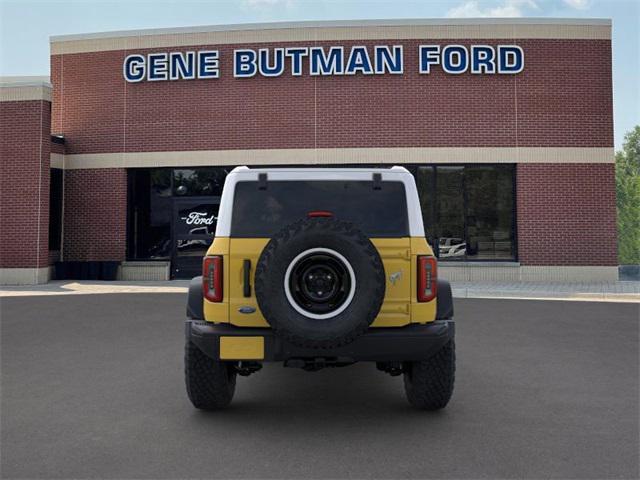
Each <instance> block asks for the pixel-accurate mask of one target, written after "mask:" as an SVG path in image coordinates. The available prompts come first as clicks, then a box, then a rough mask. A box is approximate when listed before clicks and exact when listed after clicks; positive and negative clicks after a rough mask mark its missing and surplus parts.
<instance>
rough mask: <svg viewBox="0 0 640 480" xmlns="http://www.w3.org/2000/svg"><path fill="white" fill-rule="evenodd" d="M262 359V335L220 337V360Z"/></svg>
mask: <svg viewBox="0 0 640 480" xmlns="http://www.w3.org/2000/svg"><path fill="white" fill-rule="evenodd" d="M262 359H264V337H220V360H262Z"/></svg>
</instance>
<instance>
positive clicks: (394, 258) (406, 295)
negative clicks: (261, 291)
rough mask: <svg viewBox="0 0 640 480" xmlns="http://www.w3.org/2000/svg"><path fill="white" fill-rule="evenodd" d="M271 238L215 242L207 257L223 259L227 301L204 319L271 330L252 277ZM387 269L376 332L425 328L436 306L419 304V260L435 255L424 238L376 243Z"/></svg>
mask: <svg viewBox="0 0 640 480" xmlns="http://www.w3.org/2000/svg"><path fill="white" fill-rule="evenodd" d="M268 242H269V239H268V238H232V239H229V238H216V239H215V240H214V241H213V243H212V244H211V247H210V248H209V251H208V252H207V255H222V257H223V260H222V263H223V270H224V286H223V301H222V302H220V303H211V302H208V301H206V300H205V302H204V314H205V319H206V320H207V321H210V322H216V323H231V324H233V325H237V326H241V327H268V326H269V324H268V323H267V321H266V320H265V319H264V317H263V316H262V313H261V312H260V309H259V308H258V303H257V301H256V297H255V291H254V282H253V275H254V273H255V267H256V265H257V263H258V259H259V258H260V254H261V253H262V250H263V249H264V247H265V246H266V244H267V243H268ZM371 242H372V243H373V244H374V246H375V247H376V249H377V250H378V252H379V254H380V257H381V258H382V262H383V264H384V270H385V277H386V293H385V298H384V302H383V304H382V308H381V309H380V313H379V314H378V317H377V318H376V319H375V321H374V322H373V324H372V326H373V327H400V326H404V325H408V324H409V323H426V322H430V321H433V320H434V319H435V316H436V301H435V300H433V301H431V302H428V303H418V302H417V298H416V291H417V279H416V273H417V256H418V255H433V252H432V250H431V247H429V245H428V243H427V241H426V240H425V239H424V238H420V237H413V238H410V237H404V238H372V239H371ZM245 259H249V260H251V276H250V278H251V296H250V297H245V296H244V292H243V285H244V283H243V262H244V260H245ZM240 307H253V308H255V312H253V313H240V312H239V308H240Z"/></svg>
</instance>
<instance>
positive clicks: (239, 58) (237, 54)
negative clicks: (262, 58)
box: [233, 49, 256, 78]
mask: <svg viewBox="0 0 640 480" xmlns="http://www.w3.org/2000/svg"><path fill="white" fill-rule="evenodd" d="M255 74H256V52H255V50H250V49H249V50H235V51H234V52H233V76H234V77H241V78H246V77H253V76H254V75H255Z"/></svg>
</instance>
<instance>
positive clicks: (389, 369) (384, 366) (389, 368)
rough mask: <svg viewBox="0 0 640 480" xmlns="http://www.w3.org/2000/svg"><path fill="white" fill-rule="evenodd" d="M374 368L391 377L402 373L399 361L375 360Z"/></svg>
mask: <svg viewBox="0 0 640 480" xmlns="http://www.w3.org/2000/svg"><path fill="white" fill-rule="evenodd" d="M376 368H377V369H378V370H380V371H382V372H384V373H388V374H389V375H391V376H392V377H397V376H398V375H402V374H403V373H404V369H403V368H402V363H401V362H377V363H376Z"/></svg>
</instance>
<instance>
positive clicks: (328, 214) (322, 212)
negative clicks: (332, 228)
mask: <svg viewBox="0 0 640 480" xmlns="http://www.w3.org/2000/svg"><path fill="white" fill-rule="evenodd" d="M307 217H309V218H315V217H333V213H332V212H328V211H326V210H314V211H313V212H309V213H307Z"/></svg>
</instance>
